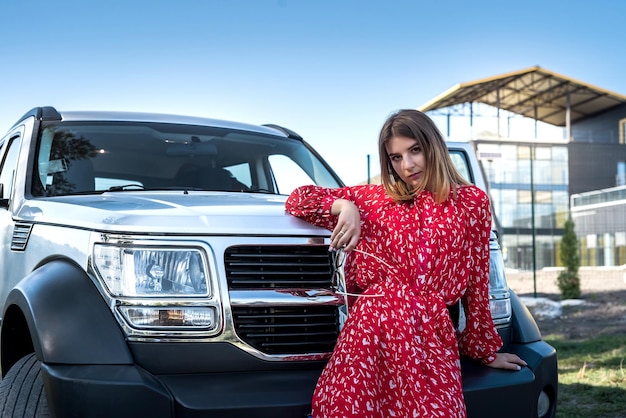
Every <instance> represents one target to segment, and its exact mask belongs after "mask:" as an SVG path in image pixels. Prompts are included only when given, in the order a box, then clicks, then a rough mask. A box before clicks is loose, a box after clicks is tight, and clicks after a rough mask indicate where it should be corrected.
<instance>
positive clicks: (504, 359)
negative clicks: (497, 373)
mask: <svg viewBox="0 0 626 418" xmlns="http://www.w3.org/2000/svg"><path fill="white" fill-rule="evenodd" d="M526 365H527V364H526V362H525V361H524V360H522V359H521V358H519V357H518V356H517V355H516V354H511V353H496V359H495V360H494V361H492V362H491V363H488V364H486V366H488V367H493V368H494V369H506V370H521V369H522V366H526Z"/></svg>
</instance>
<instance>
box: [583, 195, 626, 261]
mask: <svg viewBox="0 0 626 418" xmlns="http://www.w3.org/2000/svg"><path fill="white" fill-rule="evenodd" d="M571 210H572V218H573V219H574V224H575V229H576V235H577V236H578V239H579V240H580V262H581V265H582V266H607V267H609V266H621V265H626V186H617V187H613V188H610V189H603V190H596V191H592V192H586V193H580V194H575V195H572V197H571Z"/></svg>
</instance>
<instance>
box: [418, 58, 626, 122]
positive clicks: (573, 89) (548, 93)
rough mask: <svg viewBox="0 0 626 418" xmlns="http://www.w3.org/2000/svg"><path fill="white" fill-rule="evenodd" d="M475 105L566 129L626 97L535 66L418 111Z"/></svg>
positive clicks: (449, 94)
mask: <svg viewBox="0 0 626 418" xmlns="http://www.w3.org/2000/svg"><path fill="white" fill-rule="evenodd" d="M474 102H477V103H484V104H487V105H490V106H493V107H496V108H499V109H503V110H507V111H509V112H512V113H516V114H519V115H522V116H526V117H529V118H532V119H536V120H539V121H542V122H546V123H550V124H552V125H556V126H566V125H569V124H571V123H574V122H576V121H579V120H582V119H585V118H587V117H589V116H592V115H595V114H598V113H602V112H604V111H607V110H609V109H611V108H612V107H615V106H618V105H620V104H623V103H626V96H623V95H621V94H617V93H613V92H610V91H608V90H605V89H602V88H599V87H595V86H592V85H590V84H587V83H583V82H580V81H577V80H574V79H572V78H570V77H566V76H563V75H560V74H557V73H554V72H552V71H548V70H546V69H543V68H541V67H539V66H535V67H531V68H528V69H525V70H521V71H515V72H512V73H507V74H502V75H498V76H494V77H488V78H484V79H482V80H477V81H471V82H469V83H461V84H457V85H456V86H454V87H452V88H451V89H449V90H448V91H446V92H444V93H443V94H441V95H439V96H437V97H435V98H434V99H432V100H431V101H429V102H428V103H426V104H424V105H422V106H420V107H419V108H418V109H419V110H420V111H422V112H427V111H431V110H437V109H441V108H445V107H450V106H455V105H460V104H467V103H474ZM568 103H569V106H568ZM568 108H569V124H568Z"/></svg>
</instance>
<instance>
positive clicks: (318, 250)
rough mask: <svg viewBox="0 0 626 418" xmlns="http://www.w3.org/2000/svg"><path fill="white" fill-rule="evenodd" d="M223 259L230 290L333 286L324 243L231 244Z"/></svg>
mask: <svg viewBox="0 0 626 418" xmlns="http://www.w3.org/2000/svg"><path fill="white" fill-rule="evenodd" d="M224 261H225V263H226V279H227V280H228V288H229V289H230V290H235V289H237V290H241V289H277V288H278V289H320V288H328V287H330V285H331V278H332V277H331V276H332V274H331V267H330V256H329V253H328V247H327V246H325V245H302V246H299V245H276V246H273V245H272V246H237V247H230V248H228V249H227V250H226V253H225V255H224Z"/></svg>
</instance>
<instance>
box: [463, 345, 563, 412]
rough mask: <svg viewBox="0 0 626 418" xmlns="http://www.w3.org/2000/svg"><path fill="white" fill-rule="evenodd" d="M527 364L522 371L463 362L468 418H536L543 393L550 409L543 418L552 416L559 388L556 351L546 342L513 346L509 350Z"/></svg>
mask: <svg viewBox="0 0 626 418" xmlns="http://www.w3.org/2000/svg"><path fill="white" fill-rule="evenodd" d="M506 351H508V352H511V353H515V354H517V355H518V356H520V357H521V358H522V359H524V360H525V361H526V363H528V367H523V368H522V370H520V371H509V370H501V369H492V368H490V367H486V366H484V365H482V364H480V363H478V362H476V361H472V360H469V359H463V360H462V362H461V368H462V373H463V391H464V394H465V403H466V405H467V412H468V417H469V418H501V417H504V416H505V417H507V418H537V402H538V399H539V395H540V393H541V392H542V391H543V392H545V393H546V395H547V396H548V397H549V399H550V405H551V406H550V409H549V411H548V413H547V414H545V415H543V417H540V418H544V417H545V418H547V417H553V416H554V413H555V406H556V397H557V389H558V377H557V376H558V370H557V357H556V351H555V350H554V348H553V347H552V346H550V345H549V344H547V343H545V342H544V341H537V342H533V343H529V344H512V345H510V346H509V347H508V348H507V350H506Z"/></svg>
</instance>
